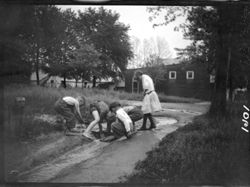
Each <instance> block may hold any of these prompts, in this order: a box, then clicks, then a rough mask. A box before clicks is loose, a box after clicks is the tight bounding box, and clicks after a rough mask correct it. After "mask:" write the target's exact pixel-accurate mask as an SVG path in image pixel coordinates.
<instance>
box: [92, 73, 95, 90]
mask: <svg viewBox="0 0 250 187" xmlns="http://www.w3.org/2000/svg"><path fill="white" fill-rule="evenodd" d="M92 87H93V88H95V87H96V76H93V86H92Z"/></svg>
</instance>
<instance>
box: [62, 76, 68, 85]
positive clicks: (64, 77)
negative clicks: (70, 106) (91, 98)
mask: <svg viewBox="0 0 250 187" xmlns="http://www.w3.org/2000/svg"><path fill="white" fill-rule="evenodd" d="M63 87H64V88H66V87H67V85H66V75H64V76H63Z"/></svg>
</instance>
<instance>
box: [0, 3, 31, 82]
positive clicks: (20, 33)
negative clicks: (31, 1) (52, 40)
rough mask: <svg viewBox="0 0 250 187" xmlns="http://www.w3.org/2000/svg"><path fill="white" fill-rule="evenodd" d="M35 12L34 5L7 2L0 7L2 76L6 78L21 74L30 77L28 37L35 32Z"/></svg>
mask: <svg viewBox="0 0 250 187" xmlns="http://www.w3.org/2000/svg"><path fill="white" fill-rule="evenodd" d="M33 12H34V7H33V6H16V5H6V4H5V5H2V6H1V7H0V22H1V28H0V35H1V39H0V46H1V53H2V54H3V55H1V57H2V59H1V62H3V63H1V76H4V78H7V77H8V78H11V77H13V76H21V77H26V79H29V76H30V74H31V62H30V60H29V59H28V58H26V51H27V50H28V45H27V40H26V38H30V37H32V34H33V29H34V28H33V23H34V19H33V17H32V15H33ZM21 77H19V78H21ZM8 81H11V80H8Z"/></svg>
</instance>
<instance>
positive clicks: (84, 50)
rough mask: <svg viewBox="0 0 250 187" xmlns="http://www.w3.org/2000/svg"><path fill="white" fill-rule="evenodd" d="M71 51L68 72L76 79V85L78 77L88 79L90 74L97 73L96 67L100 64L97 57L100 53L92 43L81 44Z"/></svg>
mask: <svg viewBox="0 0 250 187" xmlns="http://www.w3.org/2000/svg"><path fill="white" fill-rule="evenodd" d="M73 53H74V54H72V57H73V58H72V60H71V63H70V71H69V72H70V74H71V76H72V77H73V78H74V79H75V80H76V85H77V82H78V80H79V79H82V80H89V78H90V77H91V76H92V75H96V74H98V71H97V70H96V68H97V67H98V66H100V64H101V61H100V59H99V58H100V56H101V54H100V53H99V52H97V51H96V50H95V48H94V46H93V45H88V44H82V45H81V47H80V48H79V49H77V50H75V51H74V52H73ZM99 76H101V75H99Z"/></svg>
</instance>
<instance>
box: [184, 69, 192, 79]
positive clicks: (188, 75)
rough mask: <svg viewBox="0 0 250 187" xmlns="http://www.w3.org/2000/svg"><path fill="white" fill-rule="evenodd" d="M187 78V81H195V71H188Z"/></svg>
mask: <svg viewBox="0 0 250 187" xmlns="http://www.w3.org/2000/svg"><path fill="white" fill-rule="evenodd" d="M186 78H187V79H194V71H187V72H186Z"/></svg>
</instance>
